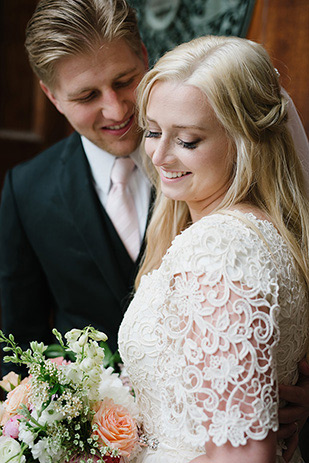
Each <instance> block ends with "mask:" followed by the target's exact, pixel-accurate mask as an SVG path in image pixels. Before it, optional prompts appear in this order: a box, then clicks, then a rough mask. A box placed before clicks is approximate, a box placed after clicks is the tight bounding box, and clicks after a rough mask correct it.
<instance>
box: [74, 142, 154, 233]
mask: <svg viewBox="0 0 309 463" xmlns="http://www.w3.org/2000/svg"><path fill="white" fill-rule="evenodd" d="M81 140H82V144H83V147H84V150H85V153H86V157H87V159H88V162H89V165H90V170H91V174H92V178H93V185H94V188H95V190H96V192H97V194H98V197H99V200H100V202H101V204H102V205H103V207H104V208H105V205H106V201H107V196H108V193H109V190H110V188H111V178H110V176H111V171H112V168H113V165H114V162H115V159H116V157H115V156H113V155H112V154H110V153H108V152H107V151H104V150H102V149H101V148H99V147H98V146H96V145H95V144H93V143H92V142H91V141H89V140H88V139H87V138H86V137H84V136H82V137H81ZM130 158H131V159H132V160H133V161H134V163H135V165H136V169H134V171H133V173H132V175H131V177H130V180H129V183H128V187H129V189H130V192H131V194H132V196H133V198H134V203H135V207H136V211H137V216H138V223H139V231H140V239H141V240H142V238H143V236H144V233H145V229H146V224H147V216H148V210H149V201H150V190H151V185H150V181H149V179H148V177H147V174H146V172H145V169H144V167H143V162H142V159H141V155H140V148H137V149H136V150H135V151H134V152H133V153H131V154H130Z"/></svg>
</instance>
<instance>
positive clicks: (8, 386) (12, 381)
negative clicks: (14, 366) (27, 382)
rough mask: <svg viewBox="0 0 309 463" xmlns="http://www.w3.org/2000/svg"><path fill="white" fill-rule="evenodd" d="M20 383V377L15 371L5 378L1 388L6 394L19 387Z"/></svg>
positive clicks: (0, 384) (0, 382)
mask: <svg viewBox="0 0 309 463" xmlns="http://www.w3.org/2000/svg"><path fill="white" fill-rule="evenodd" d="M19 382H20V380H19V376H18V375H17V374H16V373H15V372H14V371H10V373H8V374H7V375H5V376H3V378H2V381H0V386H1V387H2V389H4V390H5V391H6V392H9V391H11V390H12V389H14V388H15V387H16V386H18V384H19Z"/></svg>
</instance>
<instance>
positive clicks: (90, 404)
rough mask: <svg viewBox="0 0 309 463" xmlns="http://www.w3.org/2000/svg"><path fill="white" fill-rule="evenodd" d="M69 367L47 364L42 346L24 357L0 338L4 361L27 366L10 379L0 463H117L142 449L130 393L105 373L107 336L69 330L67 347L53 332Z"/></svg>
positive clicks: (0, 424)
mask: <svg viewBox="0 0 309 463" xmlns="http://www.w3.org/2000/svg"><path fill="white" fill-rule="evenodd" d="M53 333H54V335H55V336H56V338H57V340H58V342H59V344H60V345H61V347H62V349H63V351H64V352H69V353H70V355H71V358H72V360H71V361H66V360H64V359H63V357H62V358H56V359H49V358H46V355H45V354H46V351H47V346H45V345H44V344H43V343H38V342H35V341H34V342H31V343H30V349H28V350H26V351H23V350H22V349H21V348H20V347H19V346H18V345H17V344H16V343H15V341H14V337H13V335H9V336H8V337H6V336H5V335H4V334H3V332H2V331H0V342H4V343H5V344H6V347H4V349H3V350H4V351H5V352H9V355H8V356H6V357H5V358H4V361H6V362H13V363H16V364H25V365H26V366H27V368H28V371H29V376H28V377H26V378H25V379H23V380H22V381H20V379H19V377H18V375H16V374H15V373H13V372H11V373H9V374H8V375H6V377H4V378H3V381H2V382H0V386H2V387H4V388H5V389H6V390H7V391H9V392H8V395H7V398H6V400H5V402H4V403H3V404H1V410H0V434H2V435H1V437H0V461H1V463H36V462H40V463H59V462H62V463H65V462H68V463H118V462H120V460H121V461H122V462H126V461H129V460H128V458H129V457H130V456H132V454H135V453H136V452H137V451H138V450H139V448H140V444H139V428H138V411H137V407H136V405H135V400H134V397H133V395H132V394H131V392H130V390H129V387H128V386H125V385H124V384H123V382H122V381H121V379H120V378H119V376H118V374H116V373H114V370H113V369H112V368H111V367H107V368H106V367H103V359H104V348H102V347H100V342H101V341H106V339H107V338H106V336H105V334H104V333H101V332H99V331H97V330H95V329H94V328H92V327H86V328H84V329H83V330H77V329H73V330H71V331H69V332H68V333H66V334H65V336H64V337H65V339H66V341H64V340H63V338H62V336H61V334H60V333H59V332H58V331H57V330H55V329H54V330H53Z"/></svg>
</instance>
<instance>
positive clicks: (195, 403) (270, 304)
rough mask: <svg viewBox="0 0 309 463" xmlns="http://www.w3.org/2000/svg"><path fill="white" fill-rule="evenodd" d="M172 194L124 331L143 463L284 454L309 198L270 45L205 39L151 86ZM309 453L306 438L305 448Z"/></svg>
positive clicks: (151, 238)
mask: <svg viewBox="0 0 309 463" xmlns="http://www.w3.org/2000/svg"><path fill="white" fill-rule="evenodd" d="M139 109H140V122H141V125H142V127H143V128H144V129H145V151H146V153H147V155H148V157H149V158H150V160H151V161H152V163H153V165H154V166H155V169H156V172H157V173H158V176H157V179H156V182H157V185H156V186H157V199H156V204H155V208H154V212H153V216H152V220H151V224H150V226H149V229H148V247H147V252H146V255H145V260H144V263H143V265H142V267H141V269H140V272H139V275H138V277H137V287H138V289H137V291H136V295H135V297H134V299H133V301H132V303H131V305H130V307H129V309H128V310H127V312H126V314H125V317H124V320H123V322H122V325H121V327H120V332H119V348H120V353H121V357H122V359H123V361H124V364H125V367H126V369H127V371H128V373H129V376H130V377H131V380H132V383H133V387H134V390H135V393H136V397H137V402H138V405H139V407H140V412H141V416H142V420H143V426H144V431H145V433H146V435H147V438H148V441H149V444H150V445H149V446H148V447H146V448H145V449H144V450H143V452H142V453H141V454H140V455H139V456H138V457H137V462H138V463H140V462H142V463H176V462H177V463H189V462H190V463H210V462H211V463H219V462H220V463H225V462H228V463H234V462H237V463H245V462H246V463H247V462H250V463H274V462H281V461H284V460H283V458H282V452H283V449H284V442H283V441H282V442H280V443H277V440H276V431H277V430H278V409H279V407H281V406H283V405H284V404H283V403H281V402H280V403H279V399H278V384H279V383H282V384H295V383H296V382H297V377H298V370H297V363H298V362H299V361H300V360H301V359H302V357H303V356H304V354H305V352H306V345H307V341H308V285H309V274H308V266H309V262H308V255H309V215H308V203H307V201H308V199H307V198H306V192H305V187H304V180H303V176H302V169H301V165H300V162H299V159H298V157H297V155H296V152H295V148H294V145H293V142H292V138H291V136H290V133H289V131H288V129H287V124H286V122H287V98H286V96H285V95H284V94H282V92H281V89H280V85H279V82H278V76H277V73H276V71H275V69H274V68H273V66H272V64H271V62H270V59H269V57H268V55H267V53H266V52H265V50H264V49H263V48H262V47H261V46H260V45H258V44H256V43H253V42H251V41H248V40H245V39H240V38H234V37H211V36H208V37H203V38H199V39H195V40H193V41H192V42H189V43H187V44H183V45H180V46H179V47H177V48H176V49H175V50H173V51H172V52H169V53H167V54H166V55H165V56H163V58H161V59H160V60H159V61H158V63H157V64H156V66H155V67H154V68H153V69H152V70H151V71H149V72H148V73H147V74H146V76H145V77H144V79H143V80H142V82H141V84H140V88H139ZM291 461H292V462H293V463H300V462H302V461H303V460H302V458H301V456H300V453H299V451H298V450H297V451H296V452H295V454H294V456H293V458H292V460H291Z"/></svg>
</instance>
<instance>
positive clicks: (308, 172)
mask: <svg viewBox="0 0 309 463" xmlns="http://www.w3.org/2000/svg"><path fill="white" fill-rule="evenodd" d="M282 93H283V94H284V96H285V97H286V98H287V99H288V127H289V130H290V132H291V135H292V137H293V141H294V145H295V148H296V152H297V154H298V157H299V159H300V162H301V164H302V166H303V172H304V179H305V188H306V192H307V196H308V198H309V142H308V138H307V135H306V132H305V129H304V126H303V124H302V122H301V120H300V117H299V115H298V112H297V109H296V107H295V105H294V103H293V101H292V98H291V97H290V96H289V95H288V93H287V92H286V91H285V90H284V89H282Z"/></svg>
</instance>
